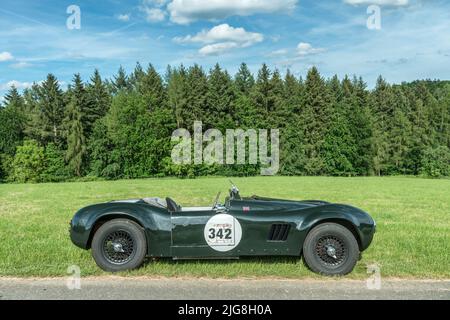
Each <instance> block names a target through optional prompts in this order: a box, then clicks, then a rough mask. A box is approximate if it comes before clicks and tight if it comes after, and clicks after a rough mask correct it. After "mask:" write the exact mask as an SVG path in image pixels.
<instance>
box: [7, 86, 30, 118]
mask: <svg viewBox="0 0 450 320" xmlns="http://www.w3.org/2000/svg"><path fill="white" fill-rule="evenodd" d="M3 103H4V106H5V108H14V109H15V110H17V111H20V112H24V111H25V110H24V104H25V102H24V99H23V97H22V96H21V95H20V93H19V91H18V90H17V88H16V87H15V86H12V87H11V88H10V89H9V91H8V92H6V94H5V96H4V102H3Z"/></svg>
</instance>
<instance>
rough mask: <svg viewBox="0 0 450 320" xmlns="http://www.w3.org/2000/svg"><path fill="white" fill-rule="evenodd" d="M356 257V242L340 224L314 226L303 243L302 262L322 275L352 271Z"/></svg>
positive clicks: (357, 252)
mask: <svg viewBox="0 0 450 320" xmlns="http://www.w3.org/2000/svg"><path fill="white" fill-rule="evenodd" d="M358 257H359V246H358V242H357V241H356V239H355V237H354V235H353V234H352V233H351V232H350V230H348V229H347V228H345V227H344V226H342V225H340V224H336V223H323V224H320V225H318V226H316V227H314V228H313V229H312V230H311V231H310V232H309V233H308V235H307V236H306V239H305V242H304V243H303V259H304V262H305V263H306V265H307V266H308V267H309V268H310V269H311V270H312V271H314V272H316V273H320V274H323V275H330V276H332V275H346V274H348V273H350V272H352V270H353V268H354V267H355V265H356V262H357V261H358Z"/></svg>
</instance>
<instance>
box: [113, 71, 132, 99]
mask: <svg viewBox="0 0 450 320" xmlns="http://www.w3.org/2000/svg"><path fill="white" fill-rule="evenodd" d="M131 86H132V85H131V83H130V80H129V79H128V76H127V73H126V72H125V69H124V68H123V67H122V66H120V68H119V71H118V72H117V75H115V76H114V79H113V81H112V83H111V91H112V92H113V93H114V94H118V93H119V92H121V91H127V90H130V89H131Z"/></svg>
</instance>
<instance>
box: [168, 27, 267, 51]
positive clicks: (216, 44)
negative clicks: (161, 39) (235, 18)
mask: <svg viewBox="0 0 450 320" xmlns="http://www.w3.org/2000/svg"><path fill="white" fill-rule="evenodd" d="M263 40H264V36H263V35H262V34H260V33H256V32H248V31H246V30H245V29H244V28H234V27H232V26H230V25H228V24H226V23H224V24H221V25H218V26H215V27H213V28H212V29H210V30H206V29H205V30H202V31H200V32H199V33H197V34H196V35H194V36H192V35H188V36H186V37H176V38H174V41H175V42H178V43H203V44H206V46H204V47H203V48H201V49H200V50H199V53H200V54H201V55H218V54H221V53H224V52H226V51H230V50H232V49H236V48H245V47H249V46H251V45H253V44H255V43H258V42H261V41H263Z"/></svg>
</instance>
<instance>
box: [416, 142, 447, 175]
mask: <svg viewBox="0 0 450 320" xmlns="http://www.w3.org/2000/svg"><path fill="white" fill-rule="evenodd" d="M421 173H422V174H423V175H425V176H429V177H434V178H440V177H448V176H450V150H449V148H447V147H444V146H440V147H437V148H428V149H426V150H425V152H424V153H423V156H422V168H421Z"/></svg>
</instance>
